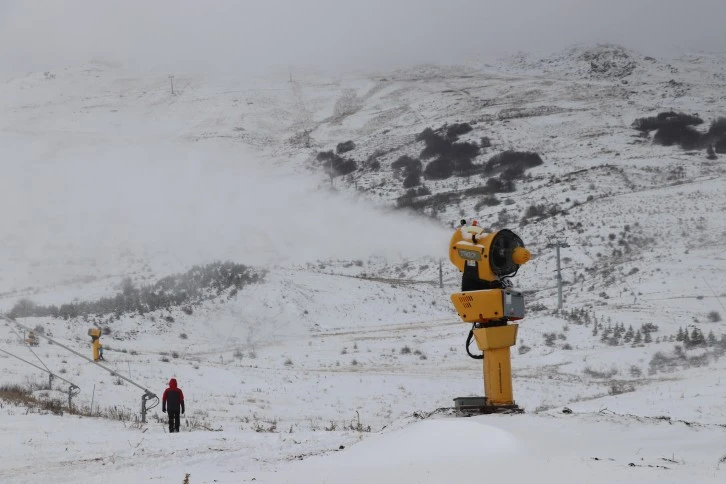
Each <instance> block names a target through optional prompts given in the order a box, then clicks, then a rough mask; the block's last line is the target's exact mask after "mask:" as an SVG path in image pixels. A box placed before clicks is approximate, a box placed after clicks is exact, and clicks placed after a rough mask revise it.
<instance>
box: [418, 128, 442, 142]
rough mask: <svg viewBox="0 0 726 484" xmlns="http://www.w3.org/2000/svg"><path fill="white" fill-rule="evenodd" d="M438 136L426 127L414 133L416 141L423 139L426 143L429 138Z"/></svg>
mask: <svg viewBox="0 0 726 484" xmlns="http://www.w3.org/2000/svg"><path fill="white" fill-rule="evenodd" d="M436 136H438V135H437V134H436V133H434V130H433V129H431V128H426V129H424V130H423V131H421V132H420V133H419V134H417V135H416V141H424V142H427V143H428V140H429V139H430V138H433V137H436Z"/></svg>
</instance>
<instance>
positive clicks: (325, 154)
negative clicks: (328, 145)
mask: <svg viewBox="0 0 726 484" xmlns="http://www.w3.org/2000/svg"><path fill="white" fill-rule="evenodd" d="M333 158H335V153H333V151H332V150H331V151H321V152H320V153H318V156H317V159H318V161H329V160H332V159H333Z"/></svg>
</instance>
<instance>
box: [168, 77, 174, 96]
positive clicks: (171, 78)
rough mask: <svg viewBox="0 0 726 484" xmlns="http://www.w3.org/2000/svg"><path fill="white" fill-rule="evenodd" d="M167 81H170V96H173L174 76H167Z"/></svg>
mask: <svg viewBox="0 0 726 484" xmlns="http://www.w3.org/2000/svg"><path fill="white" fill-rule="evenodd" d="M169 81H171V95H172V96H173V95H174V76H169Z"/></svg>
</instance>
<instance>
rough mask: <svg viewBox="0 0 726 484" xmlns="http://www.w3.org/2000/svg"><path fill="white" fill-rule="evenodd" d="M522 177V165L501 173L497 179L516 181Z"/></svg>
mask: <svg viewBox="0 0 726 484" xmlns="http://www.w3.org/2000/svg"><path fill="white" fill-rule="evenodd" d="M523 176H524V167H523V166H522V165H514V166H510V167H509V168H507V169H506V170H504V171H503V172H502V174H501V175H499V177H500V178H501V179H502V180H518V179H520V178H522V177H523Z"/></svg>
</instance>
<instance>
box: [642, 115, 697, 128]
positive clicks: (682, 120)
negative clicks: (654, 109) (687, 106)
mask: <svg viewBox="0 0 726 484" xmlns="http://www.w3.org/2000/svg"><path fill="white" fill-rule="evenodd" d="M702 123H703V120H702V119H701V118H699V117H698V116H696V115H691V114H683V113H676V112H675V111H666V112H663V113H659V114H658V115H657V116H649V117H647V118H638V119H636V120H635V121H634V122H633V128H635V129H637V130H639V131H652V130H654V129H661V128H664V127H666V126H696V125H699V124H702Z"/></svg>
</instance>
